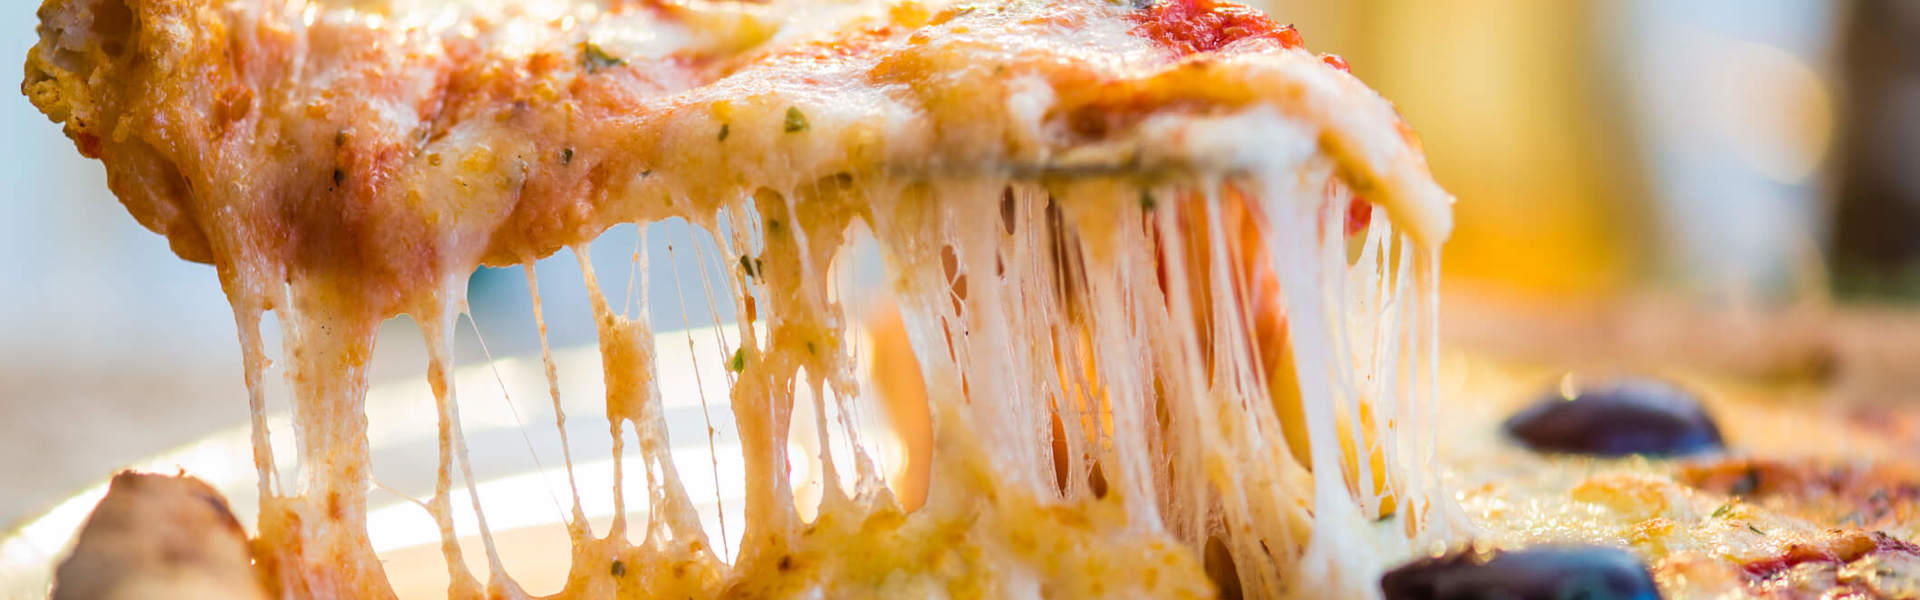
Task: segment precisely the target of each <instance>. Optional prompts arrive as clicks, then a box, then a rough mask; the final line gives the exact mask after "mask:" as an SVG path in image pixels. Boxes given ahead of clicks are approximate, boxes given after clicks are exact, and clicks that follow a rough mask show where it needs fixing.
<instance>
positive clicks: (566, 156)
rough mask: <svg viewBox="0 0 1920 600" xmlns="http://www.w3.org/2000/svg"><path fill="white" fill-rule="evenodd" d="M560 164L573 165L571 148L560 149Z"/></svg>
mask: <svg viewBox="0 0 1920 600" xmlns="http://www.w3.org/2000/svg"><path fill="white" fill-rule="evenodd" d="M560 164H563V165H570V164H573V149H572V148H561V149H560Z"/></svg>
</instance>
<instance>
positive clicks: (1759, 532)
mask: <svg viewBox="0 0 1920 600" xmlns="http://www.w3.org/2000/svg"><path fill="white" fill-rule="evenodd" d="M1747 529H1748V530H1749V531H1752V532H1754V533H1757V534H1760V535H1766V534H1767V532H1765V531H1761V530H1760V528H1759V527H1754V526H1753V524H1752V523H1748V524H1747Z"/></svg>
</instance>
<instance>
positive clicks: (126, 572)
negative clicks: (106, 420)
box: [52, 471, 267, 600]
mask: <svg viewBox="0 0 1920 600" xmlns="http://www.w3.org/2000/svg"><path fill="white" fill-rule="evenodd" d="M266 597H267V595H266V592H265V589H264V588H262V587H261V585H260V581H259V579H258V578H257V574H256V573H255V572H254V570H253V559H252V551H251V549H250V547H249V546H248V543H247V538H246V532H245V531H243V530H242V529H241V528H240V522H239V521H237V520H235V519H234V518H233V513H232V512H231V511H229V510H228V509H227V501H226V499H225V498H223V497H221V495H220V494H219V493H218V492H216V491H214V489H213V488H212V487H210V486H208V485H207V484H206V483H205V482H202V481H200V480H198V479H194V478H192V477H188V476H186V475H184V474H183V475H179V476H166V475H155V474H147V473H134V472H131V471H128V472H124V473H121V474H119V475H116V476H114V478H113V483H112V484H111V485H110V486H109V487H108V488H107V495H106V497H105V498H102V499H101V500H100V504H99V505H98V506H96V507H95V508H94V510H93V513H92V514H91V515H90V516H88V517H87V522H86V524H85V525H83V526H81V528H80V534H79V537H78V539H77V540H76V541H75V543H74V548H73V552H72V554H71V555H69V556H68V557H67V559H66V560H64V561H62V562H61V563H60V566H59V569H58V570H57V571H56V572H55V574H54V580H53V592H52V598H53V600H137V599H152V600H167V599H174V598H178V599H182V600H185V599H189V598H204V599H208V600H256V599H257V600H264V599H265V598H266Z"/></svg>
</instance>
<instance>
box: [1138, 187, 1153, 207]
mask: <svg viewBox="0 0 1920 600" xmlns="http://www.w3.org/2000/svg"><path fill="white" fill-rule="evenodd" d="M1153 206H1154V201H1153V194H1149V193H1147V191H1146V190H1140V210H1153Z"/></svg>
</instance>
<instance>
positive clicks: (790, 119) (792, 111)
mask: <svg viewBox="0 0 1920 600" xmlns="http://www.w3.org/2000/svg"><path fill="white" fill-rule="evenodd" d="M786 130H787V133H799V132H802V131H806V130H807V115H806V113H802V112H800V109H799V108H797V107H793V106H789V107H787V124H786Z"/></svg>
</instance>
